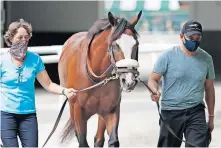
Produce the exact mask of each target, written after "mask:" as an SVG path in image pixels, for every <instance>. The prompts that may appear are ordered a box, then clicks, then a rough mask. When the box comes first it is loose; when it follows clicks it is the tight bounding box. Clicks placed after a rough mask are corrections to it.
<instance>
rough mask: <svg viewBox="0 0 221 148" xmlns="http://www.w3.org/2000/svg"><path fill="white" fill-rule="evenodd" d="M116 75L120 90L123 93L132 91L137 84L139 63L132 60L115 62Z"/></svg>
mask: <svg viewBox="0 0 221 148" xmlns="http://www.w3.org/2000/svg"><path fill="white" fill-rule="evenodd" d="M116 67H117V70H116V73H117V74H118V75H119V77H120V83H121V88H122V90H123V91H125V92H130V91H132V90H133V89H134V88H135V86H136V84H137V82H138V81H137V77H138V76H139V72H138V71H137V68H138V67H139V63H138V62H137V61H136V60H133V59H122V60H120V61H117V62H116Z"/></svg>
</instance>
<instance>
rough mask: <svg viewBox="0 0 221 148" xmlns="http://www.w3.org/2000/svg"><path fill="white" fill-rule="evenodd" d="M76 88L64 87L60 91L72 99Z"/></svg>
mask: <svg viewBox="0 0 221 148" xmlns="http://www.w3.org/2000/svg"><path fill="white" fill-rule="evenodd" d="M76 92H77V91H76V90H75V89H73V88H65V89H64V90H63V91H62V94H63V95H65V96H66V97H67V98H68V99H73V98H74V97H75V96H76Z"/></svg>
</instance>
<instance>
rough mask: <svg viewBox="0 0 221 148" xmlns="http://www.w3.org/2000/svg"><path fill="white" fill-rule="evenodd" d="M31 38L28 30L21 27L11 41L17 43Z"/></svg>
mask: <svg viewBox="0 0 221 148" xmlns="http://www.w3.org/2000/svg"><path fill="white" fill-rule="evenodd" d="M29 39H30V37H29V35H28V33H27V31H26V30H25V29H24V28H23V27H20V28H18V30H17V33H16V34H15V35H14V37H13V38H12V40H11V42H12V44H17V43H21V42H24V41H25V42H28V41H29Z"/></svg>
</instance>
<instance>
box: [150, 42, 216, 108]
mask: <svg viewBox="0 0 221 148" xmlns="http://www.w3.org/2000/svg"><path fill="white" fill-rule="evenodd" d="M153 71H154V72H155V73H159V74H162V75H163V77H162V99H161V109H162V110H180V109H186V108H189V107H193V106H196V105H198V104H199V103H204V101H203V98H204V84H205V80H206V79H215V72H214V66H213V59H212V57H211V56H210V55H209V54H208V53H207V52H206V51H204V50H203V49H201V48H198V49H197V53H196V55H194V56H191V57H190V56H187V55H186V54H185V53H184V52H183V51H182V50H181V49H180V47H179V46H174V47H173V48H171V49H167V50H166V51H164V52H163V53H162V54H161V55H160V57H159V58H158V60H157V61H156V63H155V64H154V69H153Z"/></svg>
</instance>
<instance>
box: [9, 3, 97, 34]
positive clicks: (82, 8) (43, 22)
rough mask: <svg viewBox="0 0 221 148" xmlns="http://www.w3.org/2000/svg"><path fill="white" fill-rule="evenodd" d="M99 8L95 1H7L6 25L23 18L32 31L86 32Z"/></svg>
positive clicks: (95, 18)
mask: <svg viewBox="0 0 221 148" xmlns="http://www.w3.org/2000/svg"><path fill="white" fill-rule="evenodd" d="M99 7H100V5H99V4H98V2H97V1H65V2H63V1H13V2H12V1H8V2H7V22H6V23H7V25H8V23H10V22H11V21H15V20H17V19H18V18H24V19H25V20H27V21H29V22H30V23H31V24H32V25H33V28H34V31H42V32H46V31H47V32H48V31H53V32H75V31H82V30H88V28H89V27H90V26H91V25H92V24H93V22H94V21H95V20H97V18H98V17H99V13H100V12H99V9H98V8H99Z"/></svg>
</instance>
